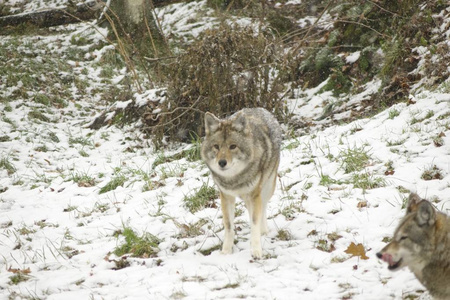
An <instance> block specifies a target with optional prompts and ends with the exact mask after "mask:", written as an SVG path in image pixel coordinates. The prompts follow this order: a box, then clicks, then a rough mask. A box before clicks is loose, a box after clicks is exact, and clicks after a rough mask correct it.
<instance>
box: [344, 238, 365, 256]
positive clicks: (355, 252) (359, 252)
mask: <svg viewBox="0 0 450 300" xmlns="http://www.w3.org/2000/svg"><path fill="white" fill-rule="evenodd" d="M344 252H345V253H348V254H351V255H352V256H359V257H361V259H369V257H367V256H366V250H365V249H364V246H363V245H362V244H358V245H355V243H353V242H352V243H351V244H350V246H348V248H347V250H345V251H344Z"/></svg>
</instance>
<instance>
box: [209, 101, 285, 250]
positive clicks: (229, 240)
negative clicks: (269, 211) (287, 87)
mask: <svg viewBox="0 0 450 300" xmlns="http://www.w3.org/2000/svg"><path fill="white" fill-rule="evenodd" d="M205 133H206V137H205V141H204V142H203V144H202V150H201V155H202V158H203V160H204V161H205V163H206V165H207V166H208V168H209V169H210V171H211V174H212V177H213V179H214V182H215V183H216V185H217V187H218V188H219V191H220V201H221V207H222V214H223V225H224V227H225V238H224V240H223V245H222V253H224V254H229V253H232V251H233V244H234V209H235V203H236V202H235V198H236V197H239V198H240V199H242V200H243V201H244V203H245V206H246V207H247V210H248V213H249V216H250V245H251V254H252V256H253V257H254V258H257V259H258V258H261V256H262V247H261V234H264V233H267V231H268V227H267V217H266V206H267V202H268V201H269V199H270V197H272V195H273V192H274V190H275V184H276V177H277V170H278V164H279V161H280V145H281V127H280V125H279V124H278V122H277V120H276V119H275V117H274V116H273V115H272V114H271V113H269V112H268V111H267V110H265V109H263V108H245V109H243V110H240V111H238V112H237V113H235V114H234V115H232V116H231V117H229V118H227V119H224V120H220V119H218V118H217V117H215V116H214V115H213V114H211V113H206V114H205Z"/></svg>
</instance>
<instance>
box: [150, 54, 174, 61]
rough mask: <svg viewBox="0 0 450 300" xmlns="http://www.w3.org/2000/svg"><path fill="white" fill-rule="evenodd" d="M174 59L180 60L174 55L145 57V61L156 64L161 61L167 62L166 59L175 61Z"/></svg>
mask: <svg viewBox="0 0 450 300" xmlns="http://www.w3.org/2000/svg"><path fill="white" fill-rule="evenodd" d="M174 58H178V56H176V55H174V56H166V57H145V56H144V59H145V60H147V61H150V62H155V61H160V60H166V59H174Z"/></svg>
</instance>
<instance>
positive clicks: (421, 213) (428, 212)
mask: <svg viewBox="0 0 450 300" xmlns="http://www.w3.org/2000/svg"><path fill="white" fill-rule="evenodd" d="M416 221H417V223H418V224H419V226H424V225H428V226H431V225H433V224H434V222H436V211H435V209H434V207H433V205H431V203H430V202H428V201H427V200H422V201H421V202H420V203H419V205H418V208H417V215H416Z"/></svg>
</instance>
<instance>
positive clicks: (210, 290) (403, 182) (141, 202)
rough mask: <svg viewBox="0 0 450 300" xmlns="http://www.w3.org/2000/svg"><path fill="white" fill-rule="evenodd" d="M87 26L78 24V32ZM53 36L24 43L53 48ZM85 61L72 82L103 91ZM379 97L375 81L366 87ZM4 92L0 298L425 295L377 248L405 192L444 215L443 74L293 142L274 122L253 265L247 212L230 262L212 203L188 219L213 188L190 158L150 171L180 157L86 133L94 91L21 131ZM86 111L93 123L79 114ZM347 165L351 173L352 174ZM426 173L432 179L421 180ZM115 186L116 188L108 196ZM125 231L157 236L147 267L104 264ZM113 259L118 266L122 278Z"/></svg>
mask: <svg viewBox="0 0 450 300" xmlns="http://www.w3.org/2000/svg"><path fill="white" fill-rule="evenodd" d="M183 9H186V11H191V10H190V9H193V8H192V7H190V6H187V7H184V8H183ZM174 13H175V11H174ZM169 21H170V20H169V19H167V18H166V22H169ZM169 24H179V25H180V24H181V25H180V26H181V27H180V28H184V27H183V26H182V24H183V23H182V22H181V23H170V22H169V23H166V24H164V23H163V26H169ZM83 26H84V25H80V27H77V26H75V27H74V28H75V29H76V30H77V31H76V32H77V34H79V33H80V32H84V30H85V28H84V27H83ZM174 26H175V25H174ZM206 27H207V26H205V28H206ZM167 28H169V27H167ZM62 34H67V33H62ZM0 39H2V43H4V42H6V43H8V42H9V40H8V38H7V37H0ZM58 39H59V38H55V37H54V36H49V37H40V41H39V42H38V41H36V40H33V39H31V41H33V43H36V44H37V43H44V44H45V43H47V44H48V45H49V47H50V48H51V47H52V45H53V44H57V40H58ZM69 40H70V35H69V36H67V37H62V41H63V42H62V44H63V47H62V50H61V49H60V48H57V47H55V50H54V51H61V52H64V50H63V49H64V43H67V42H68V41H69ZM52 51H53V50H52ZM101 54H102V53H96V54H95V56H96V57H97V56H98V57H97V58H96V59H95V60H94V61H93V62H95V61H98V60H99V57H100V56H101ZM90 63H91V62H76V63H75V62H73V65H74V70H75V72H76V70H77V68H79V67H80V68H81V67H86V68H88V70H89V73H88V74H87V75H86V76H87V77H89V80H90V81H91V82H92V85H93V86H92V88H94V87H96V85H99V84H100V81H101V80H100V79H99V78H96V77H97V75H96V73H95V70H94V69H90ZM80 64H81V66H80ZM83 64H86V65H85V66H83ZM2 84H5V83H1V82H0V87H2ZM378 86H379V82H372V83H370V84H369V85H368V86H367V88H366V90H376V89H377V88H378ZM17 89H20V86H18V87H17ZM318 91H319V89H311V90H307V91H302V92H301V93H298V95H297V96H296V98H295V99H289V100H288V102H289V103H288V105H289V107H290V109H291V111H293V112H295V113H296V114H298V115H302V116H304V117H306V118H310V119H315V118H317V117H318V116H320V114H321V113H322V107H321V106H320V103H321V102H322V101H323V99H324V98H326V97H329V98H328V99H331V97H332V96H331V95H329V94H327V93H324V94H318ZM146 94H147V95H153V93H152V91H147V93H146ZM5 95H6V96H5ZM4 96H5V99H6V97H8V101H0V117H1V118H0V138H1V142H0V257H1V259H0V299H65V300H69V299H242V298H245V299H361V300H362V299H364V300H365V299H414V298H420V299H428V294H427V293H426V292H424V288H423V286H421V284H420V283H419V282H418V281H417V280H416V279H415V277H414V275H413V274H412V273H411V272H409V271H408V270H401V271H398V272H395V273H393V272H390V271H388V270H387V266H386V264H385V263H383V262H381V261H379V260H378V259H377V258H376V256H375V253H376V252H377V251H379V250H380V249H381V248H382V247H383V246H384V245H385V244H386V241H387V239H388V238H389V237H391V235H392V233H393V231H394V229H395V227H396V225H397V223H398V221H399V219H400V218H401V217H402V216H403V215H404V213H405V210H404V207H403V205H404V201H405V199H406V198H407V196H408V195H409V192H410V191H415V192H417V193H418V194H419V195H420V196H422V197H424V198H427V199H430V200H432V201H433V203H434V204H435V206H436V207H437V208H438V209H440V210H441V211H443V212H446V213H448V214H450V194H449V189H450V91H449V90H448V79H447V82H444V83H443V84H442V85H441V86H440V87H438V88H437V89H435V90H434V91H421V92H417V94H415V95H411V96H410V101H409V102H408V103H400V104H396V105H394V106H392V107H390V108H388V109H386V110H385V111H382V112H380V113H378V114H376V115H374V116H373V117H371V118H367V119H361V120H357V121H354V122H352V123H349V124H342V125H333V126H331V127H327V128H325V129H323V130H312V132H311V133H309V134H305V135H302V136H299V137H292V136H291V135H289V134H288V132H289V128H287V127H286V126H285V129H286V135H285V138H284V141H283V151H282V154H281V163H280V168H279V180H278V184H277V189H276V192H275V195H274V196H273V198H272V200H271V202H270V203H269V207H268V217H269V222H268V224H269V234H268V235H267V236H265V237H264V238H263V252H264V259H262V260H259V261H254V260H252V259H251V256H250V245H249V237H250V227H249V223H248V216H247V213H246V211H245V208H244V206H243V204H242V202H239V203H238V206H237V218H236V228H237V235H236V239H237V243H236V244H235V247H234V253H233V254H232V255H226V256H225V255H222V254H220V251H219V250H217V248H218V247H219V246H220V245H221V240H222V238H223V227H222V223H221V222H222V219H221V211H220V201H219V200H218V199H215V200H214V204H213V205H209V207H207V208H203V209H200V210H199V211H198V212H195V213H191V212H190V211H189V210H188V209H187V208H186V205H185V200H184V199H185V197H186V196H191V195H194V194H195V192H196V191H198V189H200V188H201V187H202V186H210V187H213V182H212V179H211V178H210V175H209V173H208V170H207V168H206V166H205V165H204V164H203V163H202V162H201V161H189V160H187V159H184V158H183V159H180V160H175V161H169V162H164V163H161V164H159V162H160V161H161V159H162V158H164V157H169V156H170V155H172V154H173V153H177V152H180V151H181V150H183V149H189V146H186V145H182V146H180V148H179V149H174V150H166V151H155V150H154V148H153V147H152V146H151V144H150V142H149V141H148V140H146V139H144V138H143V136H142V134H141V133H140V132H139V131H137V130H136V129H135V128H134V127H131V126H130V127H124V128H116V127H104V128H101V129H99V130H97V131H93V130H90V129H87V128H86V127H85V124H86V123H88V122H89V121H90V120H92V118H93V114H94V113H95V112H97V110H98V111H101V109H103V107H104V106H103V105H99V104H98V103H99V102H100V100H101V98H100V96H98V97H93V98H89V97H83V96H81V95H77V94H76V93H74V94H73V95H72V96H73V100H71V101H70V102H69V105H68V106H67V107H66V108H64V109H53V110H52V114H51V116H52V119H55V120H58V121H57V122H41V121H36V120H32V119H30V118H28V117H27V116H28V115H29V112H30V111H31V110H32V108H33V107H31V106H30V105H29V104H26V103H25V104H24V102H25V101H23V100H21V99H16V100H11V99H10V98H9V97H13V96H14V93H13V91H6V92H5V94H4ZM362 96H364V95H355V96H354V97H353V98H351V99H350V100H349V103H351V102H352V101H353V102H355V103H357V102H359V101H360V100H361V97H362ZM88 108H89V110H88ZM84 109H86V112H89V113H85V114H82V113H80V110H84ZM6 137H7V138H6ZM355 161H357V162H360V161H362V164H361V165H359V166H357V167H356V168H355V169H353V170H350V171H349V170H348V167H349V166H348V165H349V164H351V163H352V162H355ZM346 171H347V172H346ZM430 172H435V173H433V174H439V176H437V177H439V178H440V179H432V180H426V179H427V178H426V176H425V179H424V174H425V175H426V174H428V173H430ZM115 179H121V180H123V182H122V183H123V184H122V185H121V186H118V187H117V188H115V189H112V190H110V191H106V192H103V191H104V189H105V187H106V186H108V184H109V183H110V182H111V181H112V180H115ZM124 228H131V229H133V230H134V231H135V232H136V233H137V234H138V235H143V234H146V233H150V234H152V235H154V236H156V237H157V238H159V240H160V243H159V245H158V250H157V254H156V256H150V257H145V256H144V257H132V256H131V255H124V256H121V257H118V256H116V255H115V254H113V253H112V252H113V251H114V250H115V249H116V248H117V247H118V246H120V245H122V244H123V243H124V237H123V235H122V234H120V232H121V231H123V230H124ZM351 243H355V244H361V245H362V247H363V249H364V250H365V254H366V255H367V257H368V259H362V257H360V256H352V255H351V254H348V253H346V252H345V251H346V250H347V248H348V247H349V246H350V244H351ZM202 252H203V254H202ZM209 252H211V253H210V254H209ZM120 262H126V263H127V266H126V267H124V268H120V269H119V268H118V264H119V263H120ZM19 279H20V280H19ZM22 279H23V280H22ZM15 280H18V281H19V282H15Z"/></svg>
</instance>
